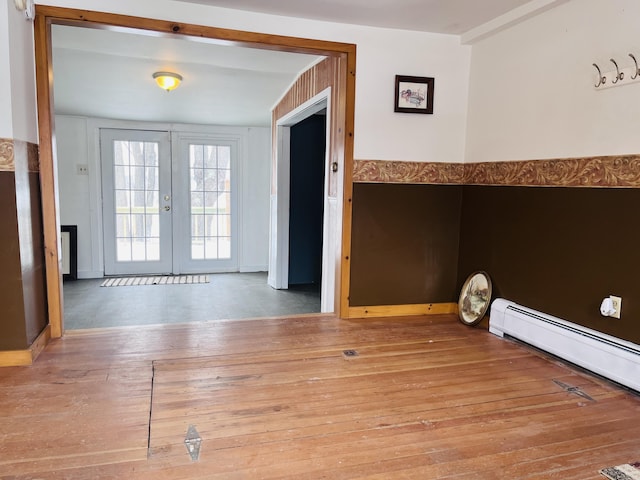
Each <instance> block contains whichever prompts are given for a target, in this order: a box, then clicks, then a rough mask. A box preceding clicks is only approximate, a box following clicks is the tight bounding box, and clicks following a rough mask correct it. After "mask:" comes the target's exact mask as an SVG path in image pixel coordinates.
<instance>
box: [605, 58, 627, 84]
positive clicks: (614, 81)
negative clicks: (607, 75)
mask: <svg viewBox="0 0 640 480" xmlns="http://www.w3.org/2000/svg"><path fill="white" fill-rule="evenodd" d="M609 60H610V61H611V63H613V64H614V65H615V66H616V79H615V80H611V83H618V82H619V81H620V80H622V79H623V78H624V73H623V72H621V71H620V69H619V68H618V64H617V63H616V61H615V60H614V59H613V58H610V59H609Z"/></svg>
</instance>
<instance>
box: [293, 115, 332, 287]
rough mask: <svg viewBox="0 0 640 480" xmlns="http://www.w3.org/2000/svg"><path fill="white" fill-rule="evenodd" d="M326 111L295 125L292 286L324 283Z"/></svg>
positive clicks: (318, 285)
mask: <svg viewBox="0 0 640 480" xmlns="http://www.w3.org/2000/svg"><path fill="white" fill-rule="evenodd" d="M326 125H327V122H326V111H322V112H319V113H316V114H314V115H311V116H309V117H307V118H306V119H304V120H302V121H301V122H299V123H297V124H295V125H293V126H292V127H291V132H290V141H291V147H290V148H291V155H290V165H289V196H290V202H289V203H290V207H289V272H288V278H289V282H288V283H289V287H291V286H292V285H314V286H317V287H318V289H320V285H321V280H322V243H323V241H322V240H323V239H322V226H323V220H324V184H325V174H324V172H325V163H326V161H325V160H326V143H327V134H326V132H327V126H326Z"/></svg>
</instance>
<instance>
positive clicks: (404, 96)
mask: <svg viewBox="0 0 640 480" xmlns="http://www.w3.org/2000/svg"><path fill="white" fill-rule="evenodd" d="M434 83H435V79H434V78H433V77H411V76H409V75H396V95H395V99H396V102H395V106H394V110H393V111H394V112H401V113H433V88H434Z"/></svg>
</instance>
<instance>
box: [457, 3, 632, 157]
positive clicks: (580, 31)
mask: <svg viewBox="0 0 640 480" xmlns="http://www.w3.org/2000/svg"><path fill="white" fill-rule="evenodd" d="M638 19H640V2H638V1H637V0H607V1H602V0H572V1H570V2H568V3H566V4H563V5H560V6H559V7H557V8H555V9H553V10H550V11H548V12H546V13H543V14H542V15H540V16H538V17H535V18H532V19H530V20H528V21H526V22H524V23H521V24H519V25H517V26H514V27H512V28H510V29H508V30H505V31H503V32H501V33H498V34H496V35H494V36H492V37H490V38H487V39H485V40H483V41H480V42H478V43H477V44H475V45H474V46H473V58H472V62H471V82H470V93H469V120H468V129H467V132H468V135H467V152H466V161H467V162H483V161H498V160H523V159H543V158H564V157H581V156H596V155H614V154H630V153H639V152H640V135H639V134H638V132H640V115H639V114H638V105H640V83H636V84H629V85H627V86H622V87H619V88H611V89H607V90H602V91H596V90H595V89H594V88H593V86H594V85H595V83H596V79H597V72H596V70H595V68H594V67H593V66H592V63H594V62H595V63H597V64H598V65H600V67H601V69H602V70H603V71H607V70H610V69H613V68H614V66H613V64H612V63H611V62H609V59H610V58H612V57H613V58H614V59H615V60H616V61H618V63H619V64H620V66H621V68H622V67H623V66H631V65H633V61H632V60H631V58H629V57H628V54H629V53H633V54H635V55H636V58H640V36H638Z"/></svg>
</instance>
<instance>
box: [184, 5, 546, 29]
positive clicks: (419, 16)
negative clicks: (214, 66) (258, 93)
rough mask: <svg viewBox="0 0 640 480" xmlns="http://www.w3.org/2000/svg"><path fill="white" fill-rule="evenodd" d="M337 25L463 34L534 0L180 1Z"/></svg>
mask: <svg viewBox="0 0 640 480" xmlns="http://www.w3.org/2000/svg"><path fill="white" fill-rule="evenodd" d="M179 1H182V2H188V3H199V4H203V5H213V6H216V7H224V8H232V9H236V10H250V11H253V12H260V13H269V14H274V15H283V16H287V17H300V18H310V19H314V20H326V21H329V22H337V23H351V24H356V25H370V26H375V27H388V28H400V29H405V30H418V31H422V32H432V33H446V34H452V35H461V34H463V33H465V32H468V31H469V30H472V29H474V28H476V27H479V26H480V25H483V24H485V23H487V22H489V21H491V20H493V19H495V18H496V17H499V16H501V15H504V14H506V13H508V12H510V11H512V10H514V9H516V8H518V7H521V6H523V5H526V4H528V3H538V4H539V3H541V2H540V1H537V2H532V1H531V0H179Z"/></svg>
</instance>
